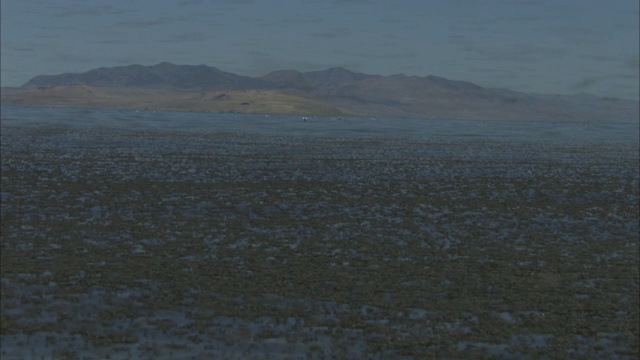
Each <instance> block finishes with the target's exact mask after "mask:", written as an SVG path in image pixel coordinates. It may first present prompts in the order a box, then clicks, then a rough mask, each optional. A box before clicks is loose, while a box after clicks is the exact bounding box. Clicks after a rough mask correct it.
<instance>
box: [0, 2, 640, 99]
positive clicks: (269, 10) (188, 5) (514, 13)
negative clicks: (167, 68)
mask: <svg viewBox="0 0 640 360" xmlns="http://www.w3.org/2000/svg"><path fill="white" fill-rule="evenodd" d="M638 3H639V2H638V0H606V1H605V0H548V1H545V0H539V1H537V0H434V1H429V0H377V1H376V0H211V1H206V0H182V1H169V0H108V1H107V0H104V1H100V0H2V1H1V6H2V8H1V10H2V18H1V22H0V24H1V25H0V26H1V36H2V39H1V40H2V42H1V60H2V62H1V68H2V74H1V75H2V76H1V80H2V85H3V86H18V85H22V84H24V83H25V82H27V81H28V80H29V79H30V78H31V77H33V76H35V75H39V74H59V73H65V72H83V71H87V70H90V69H93V68H97V67H101V66H117V65H129V64H143V65H153V64H156V63H159V62H162V61H169V62H172V63H175V64H193V65H197V64H206V65H209V66H215V67H217V68H220V69H221V70H224V71H230V72H234V73H237V74H242V75H252V76H253V75H264V74H267V73H268V72H270V71H273V70H282V69H297V70H300V71H311V70H322V69H325V68H328V67H333V66H343V67H346V68H348V69H350V70H352V71H357V72H364V73H368V74H382V75H391V74H396V73H404V74H406V75H416V76H426V75H436V76H442V77H445V78H448V79H452V80H466V81H471V82H474V83H476V84H478V85H480V86H484V87H505V88H510V89H513V90H518V91H525V92H541V93H560V94H572V93H578V92H589V93H592V94H595V95H599V96H610V97H622V98H632V99H638V88H639V79H638V73H639V70H638V68H639V56H638V51H639V50H638V42H639V36H638V12H639V9H638V7H639V5H638Z"/></svg>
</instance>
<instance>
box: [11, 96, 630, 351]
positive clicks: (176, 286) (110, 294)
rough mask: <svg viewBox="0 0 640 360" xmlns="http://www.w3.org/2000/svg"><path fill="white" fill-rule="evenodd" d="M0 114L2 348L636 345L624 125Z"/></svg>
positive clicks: (14, 110)
mask: <svg viewBox="0 0 640 360" xmlns="http://www.w3.org/2000/svg"><path fill="white" fill-rule="evenodd" d="M0 114H1V124H0V125H1V129H0V130H1V131H0V140H1V142H0V145H1V152H0V160H1V163H0V174H1V176H2V183H1V185H2V188H1V191H0V216H1V219H0V220H1V221H0V249H1V252H0V256H2V261H1V267H0V269H1V274H0V285H1V286H2V291H1V292H0V296H1V303H0V310H1V311H0V317H1V319H0V320H1V323H2V333H1V334H0V355H1V357H2V359H3V360H4V359H25V358H45V359H49V358H107V357H111V358H123V359H126V358H131V359H136V358H149V359H187V358H197V359H209V358H236V359H238V358H274V359H307V358H311V359H322V358H370V359H378V358H383V359H384V358H394V359H395V358H489V357H492V358H502V359H528V358H541V359H545V358H546V359H551V358H607V359H634V358H637V357H638V353H639V351H638V349H639V344H638V341H639V340H638V339H640V337H639V331H640V330H639V329H640V310H639V309H638V306H637V304H638V301H639V291H638V276H639V274H638V269H639V262H640V261H639V258H638V254H639V252H638V246H639V244H638V233H639V223H638V218H639V216H640V215H639V209H638V201H639V199H640V195H639V184H640V173H639V164H638V124H620V123H608V122H607V121H606V119H603V121H602V122H600V123H579V122H576V123H554V122H508V121H489V120H487V121H457V120H416V119H374V118H349V117H344V118H337V117H313V116H308V119H307V120H306V121H305V120H303V118H302V117H300V116H276V115H270V116H265V115H240V114H219V113H178V112H153V111H151V112H136V111H118V110H93V109H91V110H89V109H51V108H20V107H2V108H1V109H0Z"/></svg>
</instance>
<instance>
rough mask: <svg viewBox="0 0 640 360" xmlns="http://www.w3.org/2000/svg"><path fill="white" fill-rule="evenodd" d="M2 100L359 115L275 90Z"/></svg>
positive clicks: (71, 90)
mask: <svg viewBox="0 0 640 360" xmlns="http://www.w3.org/2000/svg"><path fill="white" fill-rule="evenodd" d="M1 101H2V104H3V105H14V106H36V107H71V108H74V107H77V108H100V109H123V110H165V111H198V112H232V113H252V114H299V115H309V114H317V115H344V116H358V115H361V114H359V113H356V112H354V111H351V110H348V109H345V108H341V107H339V106H335V105H332V104H327V103H324V102H322V101H318V100H313V99H307V98H303V97H300V96H295V95H289V94H285V93H282V92H280V91H277V90H202V91H170V90H158V89H140V88H134V89H128V88H110V87H90V86H85V85H76V86H54V87H41V88H18V89H4V90H3V91H2V100H1Z"/></svg>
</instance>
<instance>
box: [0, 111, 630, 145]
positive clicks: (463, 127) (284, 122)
mask: <svg viewBox="0 0 640 360" xmlns="http://www.w3.org/2000/svg"><path fill="white" fill-rule="evenodd" d="M1 115H2V124H3V125H6V126H36V127H38V126H39V127H42V126H47V127H49V126H56V127H89V128H91V127H94V128H113V129H131V130H179V131H195V132H210V131H220V132H242V133H249V134H251V133H253V134H277V135H311V136H328V137H407V138H413V139H428V138H433V137H478V138H487V139H509V140H521V141H539V140H544V141H549V142H564V141H586V142H620V143H629V144H638V142H639V136H638V133H639V126H638V123H616V122H613V123H610V122H608V121H607V119H602V121H601V122H600V123H593V122H584V123H582V122H552V121H548V122H544V121H538V122H536V121H501V120H425V119H387V118H360V117H314V116H309V117H307V120H306V121H304V120H303V118H302V117H301V116H286V115H252V114H223V113H188V112H155V111H130V110H100V109H66V108H25V107H8V106H3V107H2V108H1Z"/></svg>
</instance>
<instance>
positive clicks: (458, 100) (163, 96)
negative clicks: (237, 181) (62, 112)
mask: <svg viewBox="0 0 640 360" xmlns="http://www.w3.org/2000/svg"><path fill="white" fill-rule="evenodd" d="M1 101H2V104H3V105H20V106H66V107H100V108H118V109H145V108H148V109H158V110H177V111H219V112H240V113H270V114H308V115H312V114H318V115H359V116H371V117H411V118H438V119H500V120H541V121H625V122H630V121H638V116H639V110H638V102H637V101H631V100H619V99H603V98H598V97H596V96H593V95H589V94H576V95H553V94H527V93H521V92H516V91H512V90H507V89H489V88H484V87H481V86H479V85H476V84H473V83H470V82H465V81H454V80H448V79H445V78H441V77H437V76H432V75H430V76H426V77H418V76H407V75H403V74H399V75H392V76H381V75H369V74H363V73H356V72H352V71H349V70H347V69H344V68H330V69H326V70H321V71H312V72H304V73H303V72H299V71H296V70H280V71H275V72H272V73H269V74H267V75H264V76H261V77H248V76H241V75H236V74H233V73H229V72H225V71H222V70H220V69H217V68H215V67H209V66H206V65H196V66H192V65H174V64H171V63H167V62H163V63H159V64H156V65H152V66H143V65H129V66H118V67H111V68H107V67H103V68H99V69H94V70H90V71H87V72H84V73H77V74H61V75H39V76H36V77H34V78H33V79H31V80H30V81H28V82H27V83H26V84H25V85H23V86H22V87H20V88H14V89H3V91H2V98H1Z"/></svg>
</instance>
